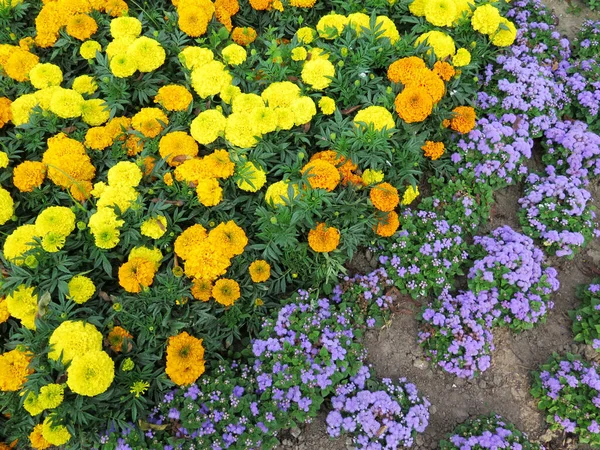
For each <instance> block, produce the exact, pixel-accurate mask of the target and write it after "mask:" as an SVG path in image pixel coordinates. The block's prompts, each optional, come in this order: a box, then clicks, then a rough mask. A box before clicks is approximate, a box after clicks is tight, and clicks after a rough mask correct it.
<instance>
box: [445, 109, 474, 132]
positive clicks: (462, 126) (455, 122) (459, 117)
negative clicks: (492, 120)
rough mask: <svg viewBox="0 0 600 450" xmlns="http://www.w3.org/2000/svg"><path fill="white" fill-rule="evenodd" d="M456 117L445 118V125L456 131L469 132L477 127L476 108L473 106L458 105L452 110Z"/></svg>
mask: <svg viewBox="0 0 600 450" xmlns="http://www.w3.org/2000/svg"><path fill="white" fill-rule="evenodd" d="M452 112H453V113H454V117H452V119H449V120H444V124H443V125H444V126H445V127H448V126H449V127H450V128H451V129H453V130H454V131H456V132H458V133H461V134H467V133H469V132H470V131H471V130H472V129H473V128H475V119H476V115H475V109H474V108H473V107H471V106H457V107H456V108H454V109H453V110H452Z"/></svg>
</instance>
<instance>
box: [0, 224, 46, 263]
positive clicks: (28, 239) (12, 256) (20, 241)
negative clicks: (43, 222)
mask: <svg viewBox="0 0 600 450" xmlns="http://www.w3.org/2000/svg"><path fill="white" fill-rule="evenodd" d="M35 237H39V235H38V234H37V230H36V228H35V225H21V226H19V227H17V228H15V230H14V231H13V232H12V233H11V234H9V235H8V236H7V237H6V240H5V241H4V248H3V253H4V258H6V260H7V261H9V262H11V263H13V264H16V265H17V266H21V265H23V263H24V261H25V258H24V254H25V252H27V251H28V250H31V249H32V248H34V247H35V241H34V238H35Z"/></svg>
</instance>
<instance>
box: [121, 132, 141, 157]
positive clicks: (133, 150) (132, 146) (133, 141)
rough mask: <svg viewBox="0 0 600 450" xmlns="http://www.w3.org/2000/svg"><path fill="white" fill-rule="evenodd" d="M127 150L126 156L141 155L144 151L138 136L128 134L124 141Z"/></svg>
mask: <svg viewBox="0 0 600 450" xmlns="http://www.w3.org/2000/svg"><path fill="white" fill-rule="evenodd" d="M124 148H126V149H127V156H135V155H137V154H138V153H142V150H144V141H142V138H140V137H139V136H136V135H134V134H130V135H129V136H127V139H126V140H125V147H124Z"/></svg>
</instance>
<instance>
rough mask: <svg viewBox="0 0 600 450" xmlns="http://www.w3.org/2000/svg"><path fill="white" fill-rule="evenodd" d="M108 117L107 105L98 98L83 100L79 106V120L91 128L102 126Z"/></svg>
mask: <svg viewBox="0 0 600 450" xmlns="http://www.w3.org/2000/svg"><path fill="white" fill-rule="evenodd" d="M109 117H110V110H109V109H108V104H107V103H106V102H105V101H104V100H102V99H100V98H92V99H90V100H85V101H84V102H83V104H82V105H81V119H82V120H83V121H84V122H85V123H87V124H88V125H91V126H93V127H97V126H98V125H102V124H103V123H105V122H106V121H107V120H108V119H109Z"/></svg>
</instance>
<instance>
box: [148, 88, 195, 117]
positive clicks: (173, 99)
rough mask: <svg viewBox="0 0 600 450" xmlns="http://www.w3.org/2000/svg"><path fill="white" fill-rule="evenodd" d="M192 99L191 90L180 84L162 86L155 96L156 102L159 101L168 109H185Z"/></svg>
mask: <svg viewBox="0 0 600 450" xmlns="http://www.w3.org/2000/svg"><path fill="white" fill-rule="evenodd" d="M192 100H193V98H192V94H191V93H190V91H188V90H187V88H186V87H185V86H180V85H178V84H170V85H167V86H163V87H161V88H160V89H159V90H158V93H157V94H156V97H154V103H159V104H160V105H162V107H163V108H165V109H166V110H167V111H185V110H186V109H187V108H188V106H190V103H192Z"/></svg>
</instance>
